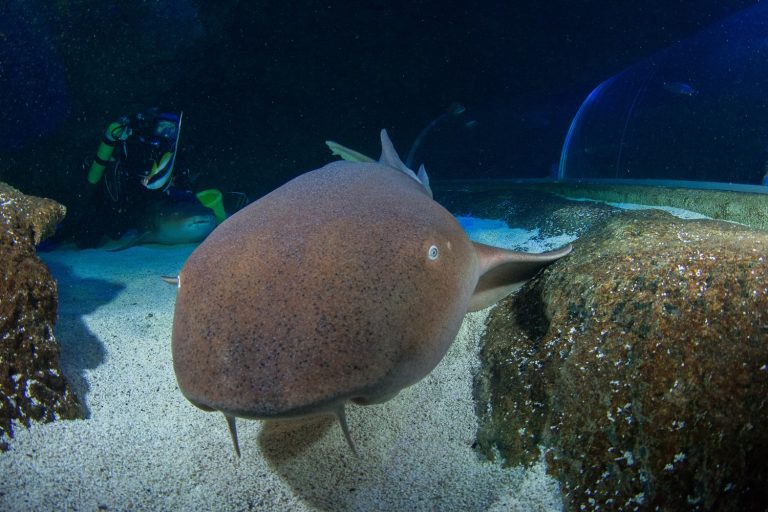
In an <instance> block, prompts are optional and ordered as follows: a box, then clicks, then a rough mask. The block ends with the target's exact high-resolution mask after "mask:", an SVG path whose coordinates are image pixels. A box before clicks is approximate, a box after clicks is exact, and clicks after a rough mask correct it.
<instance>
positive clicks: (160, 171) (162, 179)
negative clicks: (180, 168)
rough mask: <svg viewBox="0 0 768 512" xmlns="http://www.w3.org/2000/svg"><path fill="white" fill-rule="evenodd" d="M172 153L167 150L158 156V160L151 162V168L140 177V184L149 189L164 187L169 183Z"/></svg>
mask: <svg viewBox="0 0 768 512" xmlns="http://www.w3.org/2000/svg"><path fill="white" fill-rule="evenodd" d="M172 160H173V153H171V152H170V151H168V152H167V153H165V154H163V156H162V157H161V158H160V162H159V163H158V162H152V170H151V171H149V174H147V175H146V176H144V177H143V178H141V184H142V185H144V186H145V187H147V188H148V189H150V190H157V189H159V188H162V189H165V188H166V187H168V186H170V184H171V175H172V174H173V162H172Z"/></svg>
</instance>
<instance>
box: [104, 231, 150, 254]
mask: <svg viewBox="0 0 768 512" xmlns="http://www.w3.org/2000/svg"><path fill="white" fill-rule="evenodd" d="M152 238H153V236H152V232H151V231H145V232H144V233H142V234H140V235H139V236H136V237H133V238H131V239H130V240H128V241H126V242H123V243H122V244H120V245H118V246H117V247H113V248H112V249H107V251H108V252H118V251H124V250H125V249H128V248H129V247H133V246H134V245H141V244H143V243H149V242H150V241H152Z"/></svg>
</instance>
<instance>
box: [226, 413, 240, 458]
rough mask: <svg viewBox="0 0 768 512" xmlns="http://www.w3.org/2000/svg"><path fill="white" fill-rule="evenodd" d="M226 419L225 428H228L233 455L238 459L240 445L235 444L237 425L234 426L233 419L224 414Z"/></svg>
mask: <svg viewBox="0 0 768 512" xmlns="http://www.w3.org/2000/svg"><path fill="white" fill-rule="evenodd" d="M224 417H225V418H226V419H227V426H228V427H229V435H230V436H231V437H232V445H233V446H234V447H235V453H236V454H237V456H238V458H239V457H240V443H238V442H237V425H236V424H235V417H234V416H230V415H228V414H225V415H224Z"/></svg>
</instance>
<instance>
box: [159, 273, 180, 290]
mask: <svg viewBox="0 0 768 512" xmlns="http://www.w3.org/2000/svg"><path fill="white" fill-rule="evenodd" d="M160 279H162V280H163V281H165V282H166V283H168V284H172V285H174V286H176V287H177V288H178V287H179V286H181V285H180V284H179V283H181V281H180V280H179V276H160Z"/></svg>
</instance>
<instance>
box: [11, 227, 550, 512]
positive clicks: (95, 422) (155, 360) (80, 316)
mask: <svg viewBox="0 0 768 512" xmlns="http://www.w3.org/2000/svg"><path fill="white" fill-rule="evenodd" d="M494 229H497V230H498V226H494ZM502 231H503V230H502ZM502 231H499V232H498V233H496V235H498V236H508V234H507V235H505V234H504V233H503V232H502ZM529 235H530V234H529ZM529 235H527V236H529ZM494 236H495V235H494V233H490V234H489V233H488V232H487V230H486V232H485V233H484V234H483V236H482V237H480V238H482V241H484V242H493V238H494ZM505 245H507V244H505ZM192 250H193V247H191V246H181V247H174V248H170V249H169V248H159V247H151V246H150V247H135V248H131V249H128V250H125V251H123V252H118V253H110V252H105V251H102V250H86V251H74V250H57V251H54V252H51V253H47V254H44V255H43V256H42V257H43V259H44V261H45V262H46V263H47V264H48V266H49V267H50V268H51V271H52V273H53V275H54V276H55V277H56V279H57V281H58V283H59V296H60V304H59V320H58V324H57V326H56V336H57V339H58V340H59V342H60V343H61V346H62V356H61V366H62V371H63V372H64V374H65V375H66V376H67V378H68V379H69V381H70V382H71V383H72V386H73V388H74V391H75V392H76V393H77V395H78V396H79V397H80V398H81V399H82V401H83V402H84V403H85V405H86V407H87V410H88V418H87V419H85V420H75V421H57V422H53V423H49V424H42V425H33V426H32V428H31V429H29V430H27V429H25V428H23V427H17V429H16V432H15V438H14V440H13V441H12V442H11V449H10V451H8V452H7V453H4V454H0V510H8V511H12V510H24V511H29V510H97V509H98V510H129V509H134V510H462V511H472V510H491V511H494V510H495V511H514V510H520V511H549V510H561V508H562V505H561V497H560V494H559V488H558V485H557V482H555V481H554V480H552V479H551V478H550V477H548V476H546V474H545V471H544V464H543V462H540V463H539V464H537V465H536V466H534V467H532V468H530V469H528V470H523V469H521V468H516V469H509V468H503V467H502V466H501V465H499V464H496V463H491V462H488V461H486V460H483V459H481V458H480V457H478V455H477V454H476V453H475V452H474V451H473V449H472V444H473V442H474V440H475V433H476V429H477V419H476V416H475V412H474V407H475V404H474V402H473V399H472V376H473V372H475V371H476V369H477V366H478V364H479V362H478V358H477V351H478V344H479V340H480V336H481V334H482V331H483V329H484V321H485V318H486V316H487V314H488V311H487V310H486V311H481V312H478V313H472V314H468V315H467V316H466V318H465V320H464V324H463V325H462V327H461V331H460V333H459V335H458V337H457V339H456V341H455V342H454V344H453V346H452V347H451V349H450V351H449V352H448V354H447V355H446V357H445V358H444V360H443V361H442V362H441V363H440V365H439V366H438V367H437V368H436V369H435V370H434V371H433V372H432V373H431V374H430V375H429V376H428V377H426V378H425V379H424V380H422V381H421V382H419V383H418V384H416V385H414V386H412V387H410V388H408V389H405V390H403V391H402V392H401V393H400V394H399V395H398V396H397V397H396V398H394V399H393V400H391V401H389V402H387V403H386V404H383V405H374V406H368V407H359V406H354V405H350V406H349V407H348V408H347V416H348V422H349V426H350V429H351V432H352V436H353V437H354V439H355V442H356V445H357V448H358V451H359V456H358V457H356V456H355V455H354V454H353V453H352V452H351V451H350V450H349V448H348V447H347V446H346V443H345V441H344V437H343V435H342V432H341V429H340V428H339V426H338V424H337V423H336V421H335V420H334V419H333V418H332V417H318V418H312V419H307V420H301V421H293V422H261V421H246V420H241V421H239V422H238V431H239V437H240V447H241V449H242V458H240V459H238V458H237V457H236V456H235V454H234V451H233V448H232V444H231V441H230V437H229V433H228V431H227V427H226V423H225V421H224V418H223V417H222V416H221V415H220V414H216V413H206V412H203V411H201V410H199V409H197V408H195V407H194V406H192V405H191V404H190V403H189V402H188V401H187V400H186V399H185V398H184V397H183V396H182V394H181V393H180V391H179V389H178V387H177V385H176V380H175V377H174V374H173V368H172V363H171V350H170V339H171V323H172V318H173V304H174V300H175V294H176V289H175V287H173V286H169V285H168V284H166V283H164V282H163V281H162V280H160V279H159V276H160V275H176V274H177V273H178V271H179V270H180V269H181V267H182V265H183V263H184V261H185V260H186V258H187V257H188V256H189V254H190V253H191V251H192ZM528 250H531V249H528ZM540 250H543V249H540Z"/></svg>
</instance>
